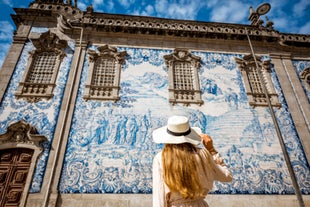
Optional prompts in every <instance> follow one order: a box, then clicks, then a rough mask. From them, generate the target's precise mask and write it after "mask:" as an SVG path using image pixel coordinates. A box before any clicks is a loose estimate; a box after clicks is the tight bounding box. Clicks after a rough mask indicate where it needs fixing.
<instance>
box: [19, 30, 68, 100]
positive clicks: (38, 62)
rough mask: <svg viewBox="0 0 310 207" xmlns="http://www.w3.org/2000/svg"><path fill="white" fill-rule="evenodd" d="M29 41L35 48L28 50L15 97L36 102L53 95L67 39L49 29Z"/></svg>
mask: <svg viewBox="0 0 310 207" xmlns="http://www.w3.org/2000/svg"><path fill="white" fill-rule="evenodd" d="M31 41H32V43H33V45H34V47H35V48H36V49H35V50H34V51H31V52H30V57H29V60H28V64H27V68H26V70H25V73H24V75H23V77H22V80H21V82H20V83H19V86H18V89H17V91H16V93H15V97H17V98H24V99H26V100H27V101H29V102H38V101H40V100H42V99H50V98H52V97H53V90H54V88H55V86H56V84H55V83H56V79H57V74H58V71H59V67H60V64H61V62H62V60H63V58H64V56H65V52H64V49H65V48H66V47H67V41H65V40H61V39H59V38H58V36H57V35H56V34H54V33H51V32H50V31H48V32H46V33H43V34H42V35H41V36H40V38H39V39H32V40H31Z"/></svg>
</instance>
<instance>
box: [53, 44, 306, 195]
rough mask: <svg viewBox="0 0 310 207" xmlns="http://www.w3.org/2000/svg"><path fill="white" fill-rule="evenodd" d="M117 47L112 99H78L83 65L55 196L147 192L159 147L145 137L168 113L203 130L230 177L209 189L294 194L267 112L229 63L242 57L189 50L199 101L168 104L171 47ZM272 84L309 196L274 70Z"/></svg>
mask: <svg viewBox="0 0 310 207" xmlns="http://www.w3.org/2000/svg"><path fill="white" fill-rule="evenodd" d="M91 49H96V46H92V47H91ZM118 49H119V50H120V51H127V53H128V55H127V57H126V61H125V64H124V66H123V68H122V72H121V89H120V101H118V102H116V103H114V102H110V101H93V100H89V101H87V102H86V101H84V100H83V99H82V95H83V90H84V85H85V80H86V78H87V77H86V76H87V69H88V67H87V65H88V61H87V58H86V61H85V63H84V68H83V72H82V77H81V84H80V86H79V93H78V97H77V102H76V108H75V111H74V117H73V123H72V126H71V131H70V135H69V142H68V145H67V151H66V157H65V162H64V166H63V171H62V176H61V181H60V184H59V191H60V192H61V193H151V192H152V177H151V176H152V159H153V157H154V155H155V154H156V153H157V152H158V151H159V150H160V149H161V148H162V145H156V144H154V143H153V142H152V137H151V133H152V131H153V130H154V129H155V128H158V127H160V126H163V125H165V124H166V121H167V119H168V117H169V116H170V115H174V114H179V115H186V116H188V117H189V118H190V120H191V124H192V125H193V126H197V127H200V128H201V129H202V130H203V131H204V132H205V133H208V134H210V135H211V136H212V137H213V139H214V143H215V147H216V148H217V149H218V151H220V152H221V154H222V156H223V157H224V158H225V160H226V162H227V164H228V166H229V167H230V168H231V170H232V172H233V174H234V180H233V182H231V183H229V184H223V183H216V184H215V186H214V189H213V191H212V193H223V194H224V193H237V194H239V193H240V194H292V193H294V189H293V187H292V183H291V179H290V176H289V173H288V171H287V168H286V164H285V161H284V158H283V154H282V152H281V148H280V145H279V141H278V138H277V136H276V132H275V130H274V126H273V123H272V119H271V116H270V113H269V109H267V108H261V107H257V108H251V107H249V105H248V102H247V97H246V94H245V89H244V85H243V81H242V77H241V74H240V72H239V70H238V68H237V66H236V64H235V61H234V57H241V55H238V54H236V55H234V54H220V53H208V52H193V53H194V55H197V56H199V57H201V62H202V67H201V69H200V71H199V76H200V84H201V89H202V98H203V101H204V104H203V105H202V106H198V105H191V106H183V105H178V104H177V105H175V106H171V105H170V104H169V103H168V77H167V68H166V66H165V64H164V58H163V56H164V55H166V54H170V53H171V52H172V51H171V50H157V49H147V48H125V47H119V48H118ZM265 58H268V57H265ZM273 81H274V84H275V86H276V90H277V92H278V94H279V96H280V100H281V103H282V108H280V109H274V110H275V113H276V116H277V119H278V122H279V125H280V127H281V131H282V134H283V136H284V139H285V143H286V146H287V150H288V152H289V154H290V158H291V160H292V163H293V167H294V170H295V173H296V176H297V178H298V182H299V185H300V187H301V189H302V192H303V193H305V194H308V193H309V190H310V186H309V182H308V180H310V179H309V166H308V164H307V162H306V159H305V156H304V153H303V150H302V148H301V145H300V142H299V138H298V136H297V134H296V131H295V128H294V125H293V123H292V119H291V117H290V114H289V112H288V109H287V107H286V103H285V100H284V99H283V96H282V93H281V89H280V87H279V84H278V80H277V78H276V76H275V74H274V72H273Z"/></svg>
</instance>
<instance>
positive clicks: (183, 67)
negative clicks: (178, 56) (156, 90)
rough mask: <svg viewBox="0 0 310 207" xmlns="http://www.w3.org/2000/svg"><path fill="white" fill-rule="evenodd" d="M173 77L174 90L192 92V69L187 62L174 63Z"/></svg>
mask: <svg viewBox="0 0 310 207" xmlns="http://www.w3.org/2000/svg"><path fill="white" fill-rule="evenodd" d="M173 75H174V89H176V90H194V88H193V75H192V69H191V65H190V63H189V62H175V64H174V73H173Z"/></svg>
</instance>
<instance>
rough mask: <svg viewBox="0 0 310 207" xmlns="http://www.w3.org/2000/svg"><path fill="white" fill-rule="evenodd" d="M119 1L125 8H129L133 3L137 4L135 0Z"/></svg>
mask: <svg viewBox="0 0 310 207" xmlns="http://www.w3.org/2000/svg"><path fill="white" fill-rule="evenodd" d="M118 2H119V4H120V5H121V6H123V7H124V8H129V7H130V6H131V5H133V4H135V1H134V0H118Z"/></svg>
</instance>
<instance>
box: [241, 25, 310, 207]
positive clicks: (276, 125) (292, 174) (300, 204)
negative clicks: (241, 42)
mask: <svg viewBox="0 0 310 207" xmlns="http://www.w3.org/2000/svg"><path fill="white" fill-rule="evenodd" d="M245 32H246V36H247V38H248V41H249V45H250V48H251V52H252V55H253V58H254V61H255V65H256V68H257V72H258V76H259V80H260V83H261V85H262V89H263V92H264V93H265V96H266V100H267V103H268V107H269V110H270V114H271V117H272V121H273V124H274V126H275V129H276V132H277V136H278V139H279V142H280V146H281V149H282V152H283V155H284V159H285V162H286V165H287V168H288V171H289V173H290V176H291V179H292V183H293V187H294V190H295V194H296V196H297V199H298V203H299V206H300V207H304V206H305V204H304V201H303V198H302V195H301V192H300V188H299V185H298V183H297V180H296V175H295V172H294V170H293V167H292V164H291V161H290V157H289V155H288V152H287V150H286V147H285V143H284V140H283V137H282V134H281V131H280V128H279V125H278V121H277V119H276V116H275V113H274V111H273V107H272V105H271V102H270V99H269V95H268V91H267V88H266V85H265V83H264V81H263V75H262V73H261V70H260V68H259V65H258V63H257V60H256V57H255V53H254V50H253V46H252V43H251V40H250V37H249V34H248V30H247V28H245Z"/></svg>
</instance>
